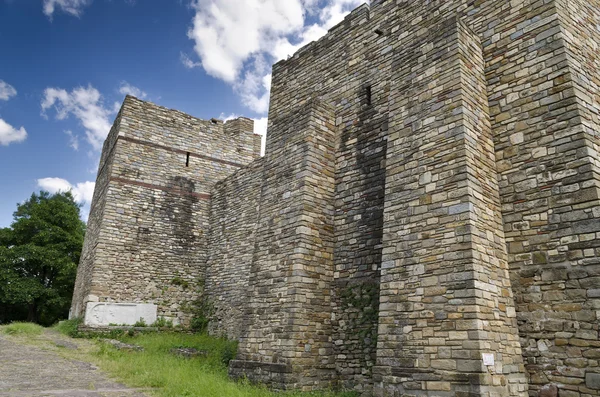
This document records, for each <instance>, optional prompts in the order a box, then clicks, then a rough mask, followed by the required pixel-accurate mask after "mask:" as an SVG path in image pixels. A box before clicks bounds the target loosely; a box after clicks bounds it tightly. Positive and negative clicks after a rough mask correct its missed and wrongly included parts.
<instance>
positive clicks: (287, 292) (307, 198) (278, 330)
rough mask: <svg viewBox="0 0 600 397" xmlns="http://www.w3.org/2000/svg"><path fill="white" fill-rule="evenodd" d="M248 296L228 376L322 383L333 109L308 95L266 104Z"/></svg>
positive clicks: (328, 366) (327, 370) (329, 367)
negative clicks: (265, 144)
mask: <svg viewBox="0 0 600 397" xmlns="http://www.w3.org/2000/svg"><path fill="white" fill-rule="evenodd" d="M270 120H271V126H270V129H269V139H270V146H269V151H268V153H267V156H266V159H265V164H264V168H263V170H264V171H263V172H264V177H263V178H264V179H263V185H262V192H261V200H260V202H261V206H260V214H259V222H258V228H257V232H256V244H255V247H254V256H253V262H252V266H251V270H250V279H249V288H250V297H249V299H250V302H249V305H248V310H247V312H246V317H245V318H246V321H245V324H244V327H243V335H242V337H241V339H240V346H239V352H238V357H237V360H234V361H232V362H231V363H230V374H231V375H232V376H233V377H243V376H245V377H248V378H249V379H250V380H253V381H260V382H263V383H266V384H269V385H270V386H272V387H274V388H277V389H291V388H301V389H303V390H312V389H318V388H326V387H327V386H329V385H330V384H331V382H332V380H333V379H334V375H335V365H334V362H333V355H332V347H331V302H330V291H329V289H330V288H331V283H332V280H333V249H334V238H333V211H334V210H333V204H334V203H333V199H334V164H335V151H334V142H335V140H334V138H335V135H334V130H335V117H334V113H333V111H332V109H331V108H330V107H328V106H327V105H325V104H322V103H320V102H318V101H316V100H315V101H309V102H308V103H306V104H304V105H302V106H301V107H299V108H297V109H294V111H292V112H290V113H286V114H283V115H281V114H277V113H276V111H274V110H273V109H272V111H271V115H270Z"/></svg>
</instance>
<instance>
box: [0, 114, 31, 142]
mask: <svg viewBox="0 0 600 397" xmlns="http://www.w3.org/2000/svg"><path fill="white" fill-rule="evenodd" d="M26 138H27V131H25V128H23V127H21V128H19V129H16V128H14V127H13V126H12V125H10V124H8V123H7V122H6V121H4V120H2V119H0V145H2V146H8V145H10V144H11V143H18V142H23V141H24V140H25V139H26Z"/></svg>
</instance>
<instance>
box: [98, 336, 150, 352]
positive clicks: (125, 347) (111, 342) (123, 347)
mask: <svg viewBox="0 0 600 397" xmlns="http://www.w3.org/2000/svg"><path fill="white" fill-rule="evenodd" d="M102 342H104V343H108V344H109V345H111V346H113V347H114V348H115V349H117V350H124V351H133V352H143V351H144V348H143V347H142V346H137V345H130V344H128V343H123V342H121V341H118V340H116V339H102Z"/></svg>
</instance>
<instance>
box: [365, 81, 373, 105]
mask: <svg viewBox="0 0 600 397" xmlns="http://www.w3.org/2000/svg"><path fill="white" fill-rule="evenodd" d="M365 103H366V104H367V106H371V105H372V103H373V101H372V90H371V85H367V86H366V87H365Z"/></svg>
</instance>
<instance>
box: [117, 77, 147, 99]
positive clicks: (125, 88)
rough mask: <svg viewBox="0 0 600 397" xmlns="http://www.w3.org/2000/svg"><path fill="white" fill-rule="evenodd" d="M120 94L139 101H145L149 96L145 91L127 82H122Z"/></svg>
mask: <svg viewBox="0 0 600 397" xmlns="http://www.w3.org/2000/svg"><path fill="white" fill-rule="evenodd" d="M119 93H120V94H121V95H132V96H134V97H136V98H138V99H145V98H146V97H147V96H148V94H146V93H145V92H144V91H142V90H140V89H139V88H137V87H135V86H132V85H131V84H129V83H128V82H126V81H122V82H121V86H120V87H119Z"/></svg>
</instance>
